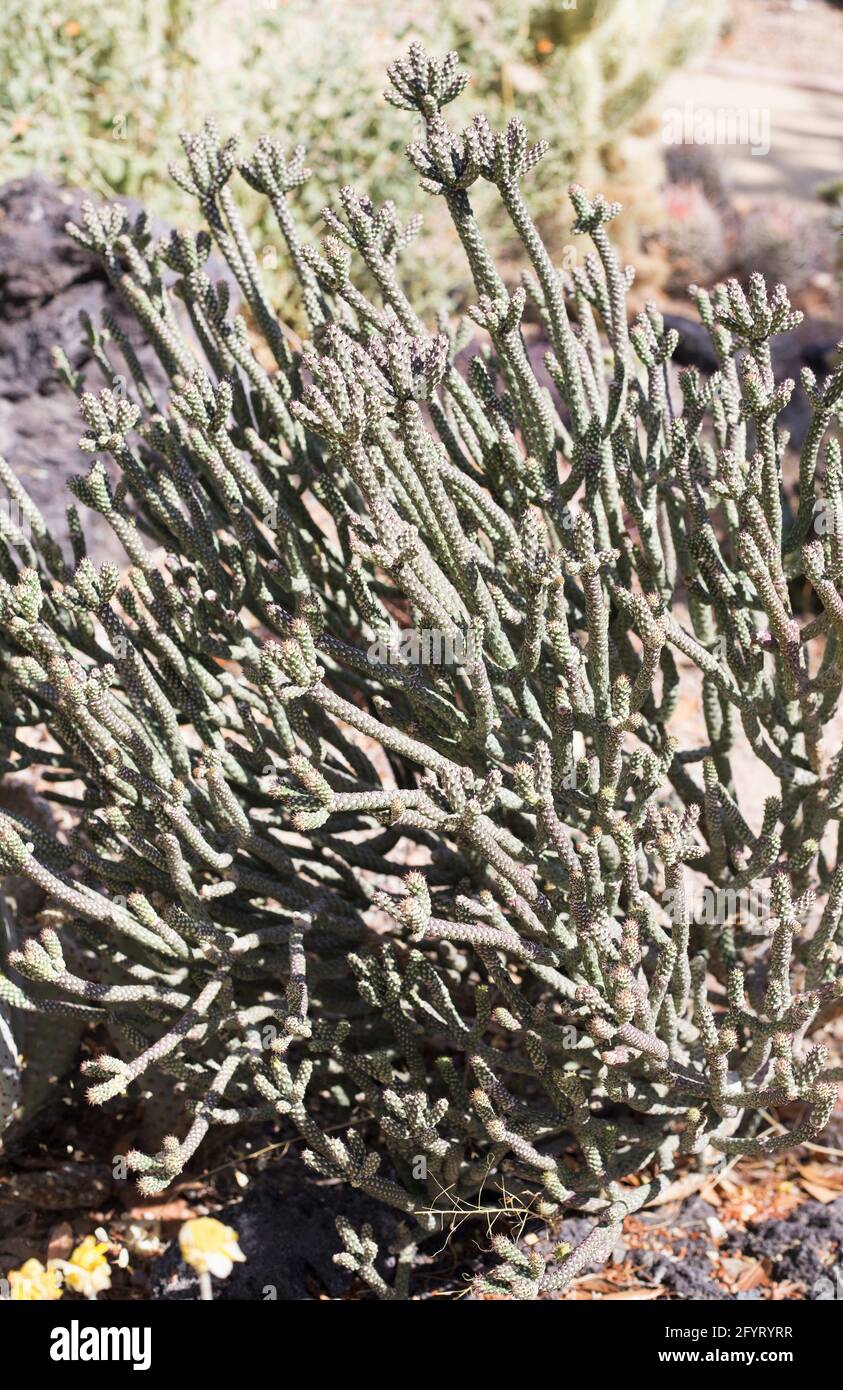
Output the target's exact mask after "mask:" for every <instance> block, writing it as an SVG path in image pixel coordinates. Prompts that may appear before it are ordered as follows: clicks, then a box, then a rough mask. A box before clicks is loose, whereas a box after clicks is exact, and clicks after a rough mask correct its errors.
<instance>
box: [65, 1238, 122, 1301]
mask: <svg viewBox="0 0 843 1390" xmlns="http://www.w3.org/2000/svg"><path fill="white" fill-rule="evenodd" d="M107 1249H108V1241H105V1240H97V1238H96V1236H86V1237H85V1239H84V1240H83V1241H82V1243H81V1245H77V1247H76V1249H75V1250H74V1252H73V1254H72V1255H71V1257H70V1259H69V1260H61V1261H59V1262H58V1263H60V1264H61V1266H62V1269H63V1270H64V1281H65V1283H66V1284H67V1286H68V1288H69V1289H72V1290H73V1292H74V1293H81V1294H84V1295H85V1297H86V1298H96V1296H97V1294H98V1293H102V1291H103V1289H110V1288H111V1270H110V1269H109V1267H108V1260H107V1259H106V1258H105V1254H104V1251H106V1250H107Z"/></svg>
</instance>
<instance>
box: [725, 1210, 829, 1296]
mask: <svg viewBox="0 0 843 1390" xmlns="http://www.w3.org/2000/svg"><path fill="white" fill-rule="evenodd" d="M727 1244H728V1248H729V1249H730V1250H732V1251H739V1252H740V1253H741V1254H742V1255H750V1256H752V1257H753V1258H754V1259H757V1260H769V1261H770V1265H771V1271H770V1272H771V1275H772V1278H773V1279H775V1280H776V1282H777V1283H781V1282H783V1281H784V1280H793V1281H795V1282H796V1283H800V1284H803V1285H804V1287H805V1293H806V1296H807V1297H808V1298H809V1299H819V1300H822V1299H825V1298H828V1297H829V1296H830V1295H829V1292H828V1284H829V1280H830V1281H831V1282H832V1283H834V1279H835V1275H834V1268H835V1266H837V1267H838V1268H839V1265H840V1252H841V1250H843V1197H838V1198H837V1199H836V1201H834V1202H829V1203H828V1204H827V1205H823V1203H822V1202H813V1201H811V1202H803V1204H802V1205H801V1206H799V1207H797V1208H796V1210H795V1211H794V1212H792V1213H791V1215H790V1216H788V1217H787V1219H786V1220H781V1219H780V1218H778V1219H771V1220H769V1221H759V1222H758V1223H757V1224H755V1225H753V1226H749V1227H748V1228H747V1230H746V1231H733V1232H732V1233H731V1235H730V1237H729V1241H728V1243H727Z"/></svg>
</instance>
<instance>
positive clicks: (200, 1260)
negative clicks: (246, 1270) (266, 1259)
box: [179, 1216, 246, 1279]
mask: <svg viewBox="0 0 843 1390" xmlns="http://www.w3.org/2000/svg"><path fill="white" fill-rule="evenodd" d="M179 1248H180V1250H181V1256H182V1259H183V1260H184V1262H185V1264H189V1265H192V1266H193V1268H194V1269H195V1270H196V1272H197V1274H213V1275H215V1276H216V1277H217V1279H227V1278H228V1276H229V1274H230V1273H231V1271H232V1268H233V1267H234V1262H235V1260H236V1261H238V1262H239V1261H243V1260H245V1258H246V1256H245V1255H244V1254H243V1251H242V1250H241V1249H240V1246H239V1245H238V1244H237V1232H236V1231H233V1230H232V1229H231V1227H230V1226H224V1225H223V1224H222V1222H221V1221H217V1220H215V1218H214V1217H213V1216H196V1217H194V1218H193V1219H192V1220H191V1221H185V1223H184V1225H183V1226H182V1228H181V1230H180V1231H179Z"/></svg>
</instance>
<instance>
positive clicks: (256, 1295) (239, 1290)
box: [152, 1182, 398, 1301]
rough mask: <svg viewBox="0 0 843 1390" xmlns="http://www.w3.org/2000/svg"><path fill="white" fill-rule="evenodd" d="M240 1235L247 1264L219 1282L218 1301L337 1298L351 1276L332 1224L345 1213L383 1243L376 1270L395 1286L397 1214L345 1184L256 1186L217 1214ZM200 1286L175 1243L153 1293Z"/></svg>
mask: <svg viewBox="0 0 843 1390" xmlns="http://www.w3.org/2000/svg"><path fill="white" fill-rule="evenodd" d="M215 1215H216V1217H217V1219H218V1220H219V1221H222V1222H224V1223H225V1224H226V1225H227V1226H232V1227H233V1228H234V1230H235V1231H236V1232H237V1234H238V1236H239V1238H240V1248H241V1250H242V1251H243V1254H244V1255H245V1256H246V1262H245V1264H236V1265H235V1266H234V1269H233V1271H232V1273H231V1274H230V1275H229V1277H228V1278H227V1279H224V1280H223V1279H215V1280H214V1298H215V1299H239V1300H241V1301H242V1300H260V1301H268V1300H270V1299H278V1300H296V1299H305V1298H314V1297H318V1295H319V1294H320V1293H327V1294H329V1295H330V1297H332V1298H340V1297H341V1296H342V1295H343V1294H344V1293H346V1292H347V1291H348V1289H349V1288H350V1287H351V1284H352V1281H353V1276H352V1275H350V1274H349V1273H347V1272H346V1271H345V1270H343V1269H340V1268H339V1267H338V1266H337V1265H335V1264H334V1262H333V1257H334V1255H336V1254H338V1252H339V1251H340V1250H341V1248H342V1245H341V1241H340V1238H339V1236H338V1234H337V1229H336V1225H335V1220H336V1217H337V1216H340V1215H342V1216H345V1217H346V1218H347V1219H348V1220H349V1221H350V1222H351V1224H352V1225H353V1226H354V1228H355V1230H357V1231H359V1230H360V1227H361V1226H362V1225H364V1223H367V1222H368V1224H369V1225H370V1226H371V1227H372V1228H373V1231H374V1237H375V1240H376V1241H377V1242H378V1245H379V1246H380V1253H379V1255H378V1267H379V1270H380V1272H381V1274H383V1275H384V1277H385V1278H387V1279H388V1280H389V1282H391V1281H392V1266H393V1264H394V1261H393V1259H392V1257H391V1256H390V1255H389V1254H388V1246H389V1244H390V1242H391V1241H392V1240H393V1239H394V1238H395V1234H396V1231H397V1227H398V1215H397V1213H395V1212H393V1211H392V1210H391V1209H390V1208H389V1207H385V1206H382V1205H381V1204H380V1203H379V1202H375V1201H372V1199H371V1198H369V1197H366V1196H365V1195H364V1194H363V1193H360V1192H355V1191H353V1190H352V1189H350V1188H347V1187H345V1186H337V1187H317V1186H315V1185H314V1184H312V1183H306V1184H303V1185H302V1186H301V1187H300V1188H297V1189H294V1190H292V1191H290V1190H286V1191H285V1190H282V1189H281V1188H279V1187H276V1186H275V1185H274V1184H272V1183H269V1182H262V1183H257V1184H255V1186H254V1187H253V1188H251V1189H250V1190H249V1191H248V1192H247V1194H246V1196H245V1197H244V1198H243V1200H242V1202H237V1203H235V1204H234V1205H232V1206H229V1207H224V1208H223V1210H222V1211H219V1212H216V1213H215ZM198 1291H199V1281H198V1279H197V1276H196V1275H195V1274H194V1272H193V1270H192V1269H189V1268H188V1267H187V1266H186V1265H185V1264H184V1262H183V1260H182V1259H181V1256H180V1254H179V1245H178V1241H177V1240H175V1241H173V1243H172V1245H171V1246H170V1247H169V1248H168V1249H167V1250H166V1251H165V1253H164V1254H163V1255H162V1256H161V1258H160V1259H158V1260H156V1262H155V1265H154V1269H153V1275H152V1296H153V1298H160V1299H178V1300H188V1299H190V1300H193V1299H196V1298H197V1297H198Z"/></svg>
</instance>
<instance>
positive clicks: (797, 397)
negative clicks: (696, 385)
mask: <svg viewBox="0 0 843 1390" xmlns="http://www.w3.org/2000/svg"><path fill="white" fill-rule="evenodd" d="M664 324H665V328H674V329H675V330H676V332H677V333H678V334H679V343H678V345H677V348H676V352H675V353H674V355H673V359H672V362H673V363H674V364H675V365H676V366H677V367H698V368H699V369H700V371H701V372H702V373H703V374H704V375H705V376H710V375H711V373H712V372H715V371H717V367H718V363H717V358H716V356H715V353H714V348H713V347H712V343H711V338H710V337H709V333H708V329H707V328H704V327H703V325H702V324H701V323H700V321H699V319H696V318H689V317H686V316H685V315H684V314H665V316H664ZM839 341H840V326H839V324H829V323H827V322H825V321H824V320H823V321H820V322H813V321H811V320H810V319H805V320H804V321H803V322H802V323H801V324H800V325H799V327H798V328H793V329H791V330H790V331H789V332H788V333H779V334H777V335H776V336H775V337H774V338H773V341H772V353H773V370H774V372H775V375H776V381H783V380H785V379H786V378H788V377H789V378H790V379H791V380H792V381H794V382H795V385H796V389H795V390H794V392H793V395H792V396H791V398H790V400H789V402H788V404H787V405H786V407H785V409H784V410H783V411H782V414H781V415H780V416H779V423H780V424H781V426H782V427H783V428H784V429H787V430H789V431H790V447H791V449H799V448H800V446H801V444H802V441H803V439H804V438H805V435H806V433H807V431H808V428H809V426H810V423H811V414H812V411H811V405H810V402H809V400H808V398H807V396H806V395H805V392H804V390H803V389H802V386H801V384H800V380H799V375H800V372H801V371H802V368H803V367H809V368H810V370H811V371H812V372H813V373H814V374H815V376H816V377H817V378H818V379H819V380H820V381H822V380H823V379H824V378H825V377H826V376H827V375H828V374H829V372H830V371H831V369H832V367H833V355H834V353H835V350H836V348H837V346H838V344H839Z"/></svg>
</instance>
